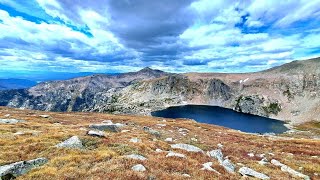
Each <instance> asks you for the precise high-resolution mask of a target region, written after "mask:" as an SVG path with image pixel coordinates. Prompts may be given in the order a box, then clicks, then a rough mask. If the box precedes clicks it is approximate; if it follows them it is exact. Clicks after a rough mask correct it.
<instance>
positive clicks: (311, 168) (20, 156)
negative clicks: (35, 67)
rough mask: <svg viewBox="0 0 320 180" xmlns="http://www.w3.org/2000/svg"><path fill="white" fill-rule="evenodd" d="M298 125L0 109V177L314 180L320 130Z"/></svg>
mask: <svg viewBox="0 0 320 180" xmlns="http://www.w3.org/2000/svg"><path fill="white" fill-rule="evenodd" d="M44 113H45V114H44ZM315 125H316V126H319V123H318V124H315ZM312 126H313V125H312ZM316 126H315V127H316ZM304 127H308V130H307V131H293V132H292V131H291V132H287V133H284V134H281V135H279V136H274V135H270V134H268V135H267V134H265V135H258V134H247V133H242V132H239V131H236V130H232V129H228V128H223V127H219V126H214V125H208V124H201V123H197V122H195V121H192V120H186V119H163V118H154V117H146V116H130V115H111V114H106V113H79V112H78V113H67V112H63V113H58V112H42V111H33V110H19V109H12V108H7V107H0V179H14V178H15V177H17V179H30V180H31V179H39V180H50V179H110V180H111V179H112V180H113V179H119V180H120V179H137V180H147V179H148V180H150V179H181V180H182V179H199V180H201V179H230V180H231V179H232V180H233V179H234V180H238V179H248V180H251V179H252V180H253V179H257V178H258V179H271V180H278V179H293V180H299V179H312V180H313V179H314V180H315V179H319V178H320V141H319V134H313V135H311V134H310V136H309V135H308V133H309V132H310V130H311V129H312V128H310V125H307V126H304ZM301 128H303V127H301ZM315 132H316V131H315ZM314 135H316V136H314ZM254 177H256V178H254Z"/></svg>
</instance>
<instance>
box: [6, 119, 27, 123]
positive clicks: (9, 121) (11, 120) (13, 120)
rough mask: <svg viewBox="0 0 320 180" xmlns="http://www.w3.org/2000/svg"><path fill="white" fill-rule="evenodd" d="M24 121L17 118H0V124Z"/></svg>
mask: <svg viewBox="0 0 320 180" xmlns="http://www.w3.org/2000/svg"><path fill="white" fill-rule="evenodd" d="M22 122H26V121H24V120H18V119H0V124H16V123H22Z"/></svg>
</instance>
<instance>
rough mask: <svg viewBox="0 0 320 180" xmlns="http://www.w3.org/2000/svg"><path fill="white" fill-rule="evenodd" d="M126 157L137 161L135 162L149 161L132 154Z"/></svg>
mask: <svg viewBox="0 0 320 180" xmlns="http://www.w3.org/2000/svg"><path fill="white" fill-rule="evenodd" d="M125 157H126V158H128V159H135V160H141V161H144V160H147V158H145V157H143V156H141V155H139V154H130V155H126V156H125Z"/></svg>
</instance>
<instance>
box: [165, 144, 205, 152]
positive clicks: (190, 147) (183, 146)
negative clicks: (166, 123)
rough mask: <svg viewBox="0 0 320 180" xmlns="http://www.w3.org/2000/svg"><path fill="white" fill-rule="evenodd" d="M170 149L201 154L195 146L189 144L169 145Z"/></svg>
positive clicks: (200, 150)
mask: <svg viewBox="0 0 320 180" xmlns="http://www.w3.org/2000/svg"><path fill="white" fill-rule="evenodd" d="M171 148H173V149H182V150H185V151H189V152H203V151H202V149H200V148H198V147H196V146H193V145H190V144H173V145H171Z"/></svg>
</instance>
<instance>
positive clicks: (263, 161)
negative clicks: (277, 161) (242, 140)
mask: <svg viewBox="0 0 320 180" xmlns="http://www.w3.org/2000/svg"><path fill="white" fill-rule="evenodd" d="M258 163H259V164H260V165H266V164H268V159H267V158H262V159H261V160H260V161H259V162H258Z"/></svg>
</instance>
